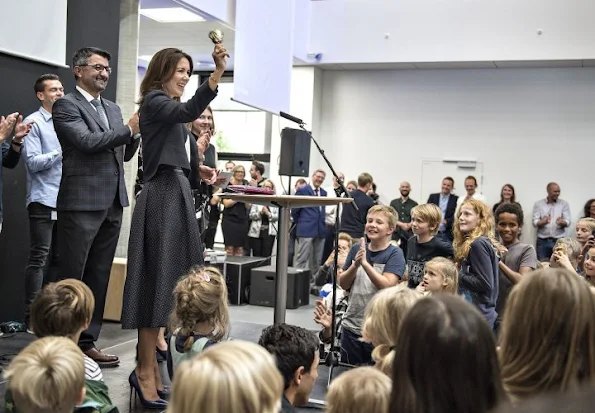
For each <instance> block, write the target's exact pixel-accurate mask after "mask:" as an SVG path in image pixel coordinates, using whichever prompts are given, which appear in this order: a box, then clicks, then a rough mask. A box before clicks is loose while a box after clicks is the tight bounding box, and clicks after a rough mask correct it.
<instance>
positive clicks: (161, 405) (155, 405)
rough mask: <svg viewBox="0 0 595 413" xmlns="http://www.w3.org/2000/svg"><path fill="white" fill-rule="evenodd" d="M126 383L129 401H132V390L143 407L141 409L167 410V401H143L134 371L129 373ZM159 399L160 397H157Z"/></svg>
mask: <svg viewBox="0 0 595 413" xmlns="http://www.w3.org/2000/svg"><path fill="white" fill-rule="evenodd" d="M128 383H130V399H131V400H132V391H133V390H134V391H135V392H136V395H137V396H138V398H139V400H140V404H141V405H142V406H143V408H145V409H155V410H164V409H167V405H168V403H167V401H165V400H163V399H159V400H155V401H152V400H146V399H145V397H144V396H143V392H142V390H141V388H140V384H139V382H138V377H137V376H136V371H134V370H133V371H132V373H130V376H128ZM164 390H165V389H164ZM159 397H161V396H159ZM131 404H132V403H131ZM130 407H132V406H130ZM131 410H132V409H131Z"/></svg>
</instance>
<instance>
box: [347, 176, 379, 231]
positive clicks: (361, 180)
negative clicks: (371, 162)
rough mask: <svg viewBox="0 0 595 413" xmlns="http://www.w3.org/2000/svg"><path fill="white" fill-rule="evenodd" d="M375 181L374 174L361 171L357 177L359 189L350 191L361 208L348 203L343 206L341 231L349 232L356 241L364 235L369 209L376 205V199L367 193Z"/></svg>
mask: <svg viewBox="0 0 595 413" xmlns="http://www.w3.org/2000/svg"><path fill="white" fill-rule="evenodd" d="M373 182H374V178H372V175H370V174H369V173H367V172H363V173H361V174H360V175H359V176H358V177H357V189H355V190H354V191H352V192H350V193H349V195H350V196H351V198H353V202H355V204H356V205H357V207H358V208H359V210H356V209H355V207H354V206H353V205H352V204H346V205H344V207H343V213H342V214H341V232H345V233H347V234H349V235H350V236H351V238H354V242H358V241H359V239H360V238H361V237H363V236H364V228H365V226H366V217H367V215H368V210H369V209H370V208H371V207H373V206H374V201H373V200H372V198H370V197H369V196H368V195H367V192H368V191H369V190H370V188H371V187H372V183H373Z"/></svg>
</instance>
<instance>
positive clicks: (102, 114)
mask: <svg viewBox="0 0 595 413" xmlns="http://www.w3.org/2000/svg"><path fill="white" fill-rule="evenodd" d="M91 104H92V105H93V106H95V109H97V113H98V114H99V117H100V118H101V121H102V122H103V125H104V126H105V128H106V129H109V121H108V120H107V113H105V109H104V108H103V105H102V104H101V102H100V101H99V99H93V100H92V101H91Z"/></svg>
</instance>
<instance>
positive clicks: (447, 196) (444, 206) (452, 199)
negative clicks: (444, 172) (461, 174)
mask: <svg viewBox="0 0 595 413" xmlns="http://www.w3.org/2000/svg"><path fill="white" fill-rule="evenodd" d="M454 185H455V181H454V179H452V178H451V177H450V176H447V177H446V178H444V179H443V180H442V191H441V192H439V193H436V194H431V195H430V197H429V198H428V204H434V205H437V206H438V207H439V208H440V210H441V211H442V223H440V227H439V228H438V234H437V235H438V237H440V238H442V239H443V240H445V241H449V242H452V240H453V236H452V223H453V221H454V217H455V211H456V209H457V200H458V199H459V197H458V196H456V195H454V194H452V193H451V192H452V188H453V187H454Z"/></svg>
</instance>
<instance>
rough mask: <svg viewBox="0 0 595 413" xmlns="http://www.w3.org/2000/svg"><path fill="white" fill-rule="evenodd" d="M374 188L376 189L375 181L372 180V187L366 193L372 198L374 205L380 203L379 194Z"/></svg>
mask: <svg viewBox="0 0 595 413" xmlns="http://www.w3.org/2000/svg"><path fill="white" fill-rule="evenodd" d="M376 190H377V186H376V183H375V182H372V187H371V188H370V189H369V190H368V192H367V193H366V195H368V196H369V197H370V198H372V201H374V205H380V201H379V200H378V199H379V198H380V195H378V192H376Z"/></svg>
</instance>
